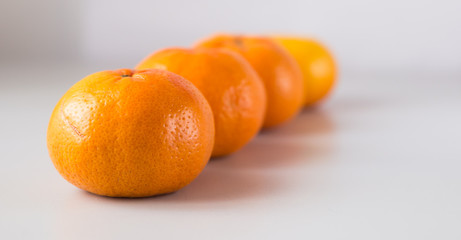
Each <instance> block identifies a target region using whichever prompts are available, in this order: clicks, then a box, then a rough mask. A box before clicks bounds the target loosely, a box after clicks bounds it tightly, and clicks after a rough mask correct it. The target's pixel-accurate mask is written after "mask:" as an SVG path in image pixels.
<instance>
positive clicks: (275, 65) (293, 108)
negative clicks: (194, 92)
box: [196, 34, 303, 128]
mask: <svg viewBox="0 0 461 240" xmlns="http://www.w3.org/2000/svg"><path fill="white" fill-rule="evenodd" d="M196 47H199V48H200V47H205V48H225V49H229V50H232V51H235V52H237V53H239V54H241V55H242V56H243V57H244V58H245V59H246V60H247V61H248V62H249V63H250V64H251V66H252V67H253V68H254V69H255V70H256V72H257V73H258V74H259V76H260V77H261V80H262V81H263V83H264V87H265V89H266V94H267V110H266V116H265V120H264V124H263V127H264V128H270V127H274V126H277V125H280V124H282V123H284V122H287V121H288V120H290V119H291V118H293V117H294V116H295V115H296V114H297V113H298V112H299V110H300V108H301V107H302V100H303V80H302V73H301V70H300V69H299V66H298V65H297V63H296V61H295V60H294V59H293V58H292V57H291V56H290V55H289V53H288V52H287V51H286V50H284V49H283V48H282V47H281V46H279V44H277V43H275V42H274V41H273V40H271V39H269V38H265V37H252V36H240V35H224V34H222V35H216V36H214V37H211V38H208V39H205V40H203V41H201V42H199V43H198V44H197V45H196Z"/></svg>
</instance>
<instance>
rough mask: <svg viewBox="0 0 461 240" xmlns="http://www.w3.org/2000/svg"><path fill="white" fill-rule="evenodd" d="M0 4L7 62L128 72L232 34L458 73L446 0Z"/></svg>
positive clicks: (344, 65) (459, 36)
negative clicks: (320, 45) (292, 40)
mask: <svg viewBox="0 0 461 240" xmlns="http://www.w3.org/2000/svg"><path fill="white" fill-rule="evenodd" d="M0 7H1V9H3V11H2V15H1V16H0V20H1V21H0V26H1V30H2V33H1V45H0V53H1V58H2V59H3V60H5V59H6V60H8V61H11V59H13V58H21V60H22V59H23V58H29V59H30V58H38V59H41V60H42V61H43V60H44V59H45V60H46V59H54V60H56V59H58V60H60V61H62V59H63V58H75V59H84V60H85V61H90V62H92V64H97V66H100V67H101V68H114V67H132V66H134V65H135V64H136V63H137V62H138V61H139V59H141V58H143V57H144V56H146V55H147V54H148V53H150V52H151V51H154V50H157V49H159V48H162V47H169V46H190V45H191V44H192V43H194V42H196V41H197V40H198V39H200V38H203V37H205V36H208V35H210V34H213V33H215V32H236V33H239V32H242V33H257V34H259V33H262V34H272V33H274V34H276V33H281V34H283V33H288V34H290V33H292V34H299V35H307V36H315V37H317V38H319V39H321V40H322V41H324V42H325V43H326V44H327V45H328V46H329V47H330V48H332V50H333V51H334V52H335V54H336V56H337V58H338V59H339V60H340V63H341V69H342V70H343V71H349V70H351V71H360V72H362V71H365V70H367V71H369V70H375V69H378V70H380V71H386V70H402V69H411V70H413V71H425V70H427V69H431V70H434V71H435V70H439V71H443V72H446V71H452V72H453V71H456V72H459V71H460V70H459V69H460V68H461V57H459V56H460V55H461V47H460V42H461V31H460V28H461V14H459V13H460V12H461V2H460V1H455V0H439V1H433V0H419V1H418V0H389V1H378V0H349V1H342V0H324V1H306V0H299V1H295V0H285V1H267V0H255V1H246V0H236V1H213V0H194V1H185V0H184V1H178V0H168V1H164V0H162V1H160V0H155V1H142V0H131V1H117V0H115V1H114V0H98V1H91V0H80V1H60V0H42V1H29V0H15V1H13V0H3V1H2V2H1V3H0Z"/></svg>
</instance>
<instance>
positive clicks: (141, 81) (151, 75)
mask: <svg viewBox="0 0 461 240" xmlns="http://www.w3.org/2000/svg"><path fill="white" fill-rule="evenodd" d="M213 141H214V123H213V115H212V112H211V108H210V106H209V104H208V103H207V102H206V99H205V98H204V97H203V95H202V94H201V93H200V91H199V90H198V89H196V88H195V87H194V86H193V85H192V84H191V83H190V82H188V81H187V80H185V79H184V78H182V77H180V76H179V75H176V74H173V73H170V72H167V71H163V70H146V71H135V72H133V71H131V70H129V69H121V70H116V71H103V72H98V73H95V74H92V75H89V76H87V77H85V78H84V79H82V80H81V81H79V82H78V83H76V84H75V85H74V86H72V87H71V88H70V89H69V90H68V91H67V93H65V95H64V96H63V97H62V98H61V100H59V102H58V104H57V105H56V107H55V109H54V111H53V113H52V115H51V119H50V122H49V126H48V133H47V144H48V151H49V154H50V157H51V159H52V161H53V163H54V165H55V167H56V169H57V170H58V172H59V173H60V174H61V175H62V176H63V177H64V178H65V179H66V180H67V181H69V182H70V183H72V184H74V185H75V186H77V187H79V188H81V189H83V190H86V191H89V192H92V193H95V194H99V195H104V196H111V197H146V196H153V195H157V194H164V193H170V192H174V191H176V190H179V189H180V188H182V187H184V186H186V185H187V184H189V183H190V182H191V181H192V180H193V179H194V178H196V177H197V176H198V175H199V173H200V172H201V171H202V169H203V168H204V167H205V165H206V164H207V162H208V160H209V157H210V154H211V150H212V147H213Z"/></svg>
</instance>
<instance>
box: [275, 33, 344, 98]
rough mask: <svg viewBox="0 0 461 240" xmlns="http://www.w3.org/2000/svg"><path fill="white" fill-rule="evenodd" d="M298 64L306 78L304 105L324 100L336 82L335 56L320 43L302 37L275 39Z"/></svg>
mask: <svg viewBox="0 0 461 240" xmlns="http://www.w3.org/2000/svg"><path fill="white" fill-rule="evenodd" d="M274 39H275V40H276V41H277V42H278V43H280V44H281V45H282V46H283V47H284V48H285V49H286V50H287V51H288V52H290V54H291V55H292V56H293V57H294V58H295V59H296V61H297V62H298V64H299V66H300V68H301V70H302V72H303V78H304V105H305V106H312V105H315V104H316V103H318V102H319V101H321V100H323V99H324V98H325V97H326V96H327V95H328V93H330V91H331V89H332V88H333V85H334V83H335V80H336V74H337V70H336V65H335V61H334V59H333V56H332V55H331V53H330V52H329V51H328V49H327V48H326V47H325V46H323V45H322V44H321V43H320V42H318V41H316V40H313V39H309V38H301V37H275V38H274Z"/></svg>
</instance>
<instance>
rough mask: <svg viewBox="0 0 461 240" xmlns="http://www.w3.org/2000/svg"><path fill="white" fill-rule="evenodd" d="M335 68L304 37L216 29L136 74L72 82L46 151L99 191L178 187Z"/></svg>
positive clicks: (313, 94) (323, 84) (320, 88)
mask: <svg viewBox="0 0 461 240" xmlns="http://www.w3.org/2000/svg"><path fill="white" fill-rule="evenodd" d="M335 71H336V70H335V65H334V61H333V58H332V56H331V55H330V54H329V53H328V51H327V50H326V49H325V48H324V47H323V46H321V45H320V44H319V43H317V42H315V41H313V40H310V39H303V38H286V37H282V38H268V37H261V36H258V37H254V36H235V35H218V36H214V37H212V38H209V39H207V40H204V41H202V42H200V43H199V44H197V45H196V47H194V48H193V49H183V48H170V49H165V50H161V51H158V52H155V53H154V54H152V55H150V56H148V57H147V58H145V59H144V60H142V61H141V62H140V63H139V65H138V66H137V67H136V70H129V69H120V70H115V71H103V72H98V73H95V74H92V75H89V76H87V77H86V78H84V79H83V80H81V81H80V82H78V83H76V84H75V85H74V86H72V87H71V88H70V89H69V90H68V92H67V93H66V94H65V95H64V96H63V97H62V98H61V100H60V101H59V102H58V104H57V106H56V107H55V109H54V111H53V113H52V116H51V119H50V123H49V126H48V133H47V144H48V150H49V153H50V157H51V159H52V161H53V163H54V165H55V167H56V169H57V170H58V171H59V173H60V174H61V175H62V176H63V177H64V178H65V179H66V180H67V181H69V182H70V183H72V184H74V185H75V186H77V187H79V188H81V189H84V190H86V191H89V192H92V193H96V194H99V195H105V196H114V197H144V196H152V195H158V194H164V193H169V192H173V191H176V190H179V189H180V188H182V187H184V186H186V185H187V184H189V183H190V182H191V181H192V180H193V179H195V178H196V177H197V176H198V175H199V173H200V172H201V171H202V170H203V168H204V167H205V165H206V164H207V163H208V160H209V158H210V156H223V155H228V154H230V153H233V152H235V151H237V150H239V149H240V148H242V147H243V146H244V145H245V144H247V143H248V142H249V141H250V140H251V139H252V138H253V137H254V136H255V135H256V134H257V133H258V132H259V131H260V129H261V128H270V127H275V126H277V125H280V124H282V123H284V122H286V121H288V120H289V119H291V118H292V117H294V116H295V115H296V114H297V113H298V112H299V110H300V109H301V108H302V107H303V106H311V105H313V104H316V103H318V102H319V101H320V100H322V99H323V98H324V97H325V96H326V95H327V93H328V92H329V91H330V89H331V87H332V85H333V83H334V81H335ZM306 124H309V123H306Z"/></svg>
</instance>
